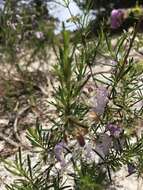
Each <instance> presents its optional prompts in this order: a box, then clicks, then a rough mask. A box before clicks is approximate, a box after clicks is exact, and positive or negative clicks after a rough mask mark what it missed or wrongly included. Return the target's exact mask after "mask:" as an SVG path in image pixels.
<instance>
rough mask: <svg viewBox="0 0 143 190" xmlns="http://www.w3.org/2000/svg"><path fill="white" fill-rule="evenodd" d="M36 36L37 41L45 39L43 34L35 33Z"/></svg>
mask: <svg viewBox="0 0 143 190" xmlns="http://www.w3.org/2000/svg"><path fill="white" fill-rule="evenodd" d="M35 36H36V38H37V39H43V38H44V34H43V32H35Z"/></svg>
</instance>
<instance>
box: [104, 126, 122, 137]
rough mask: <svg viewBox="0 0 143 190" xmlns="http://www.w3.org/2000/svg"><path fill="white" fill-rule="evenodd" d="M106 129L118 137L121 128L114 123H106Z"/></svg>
mask: <svg viewBox="0 0 143 190" xmlns="http://www.w3.org/2000/svg"><path fill="white" fill-rule="evenodd" d="M106 129H107V130H108V131H109V132H110V135H111V136H113V137H115V138H119V137H120V135H121V133H122V132H123V129H122V128H121V127H119V126H118V125H116V124H108V125H107V127H106Z"/></svg>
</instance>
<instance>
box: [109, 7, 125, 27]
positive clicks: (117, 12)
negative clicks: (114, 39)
mask: <svg viewBox="0 0 143 190" xmlns="http://www.w3.org/2000/svg"><path fill="white" fill-rule="evenodd" d="M123 20H124V12H123V11H122V10H121V9H113V10H112V12H111V28H112V29H117V28H119V27H120V26H121V25H122V23H123Z"/></svg>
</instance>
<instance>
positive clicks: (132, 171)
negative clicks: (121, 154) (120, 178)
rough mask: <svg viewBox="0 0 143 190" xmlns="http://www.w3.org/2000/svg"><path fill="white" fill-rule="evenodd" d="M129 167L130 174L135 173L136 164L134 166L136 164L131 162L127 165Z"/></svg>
mask: <svg viewBox="0 0 143 190" xmlns="http://www.w3.org/2000/svg"><path fill="white" fill-rule="evenodd" d="M127 167H128V176H129V175H131V174H133V173H135V166H134V164H132V163H129V164H128V165H127Z"/></svg>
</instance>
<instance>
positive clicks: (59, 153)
mask: <svg viewBox="0 0 143 190" xmlns="http://www.w3.org/2000/svg"><path fill="white" fill-rule="evenodd" d="M64 147H65V143H64V142H60V143H58V144H56V146H55V148H54V153H55V156H56V159H57V160H58V161H59V162H60V164H61V167H64V166H65V160H64V155H63V151H64Z"/></svg>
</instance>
